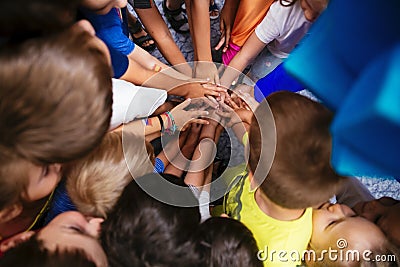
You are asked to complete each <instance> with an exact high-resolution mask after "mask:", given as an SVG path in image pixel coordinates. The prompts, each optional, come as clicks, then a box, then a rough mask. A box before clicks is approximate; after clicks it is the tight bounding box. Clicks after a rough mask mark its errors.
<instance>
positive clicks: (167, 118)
mask: <svg viewBox="0 0 400 267" xmlns="http://www.w3.org/2000/svg"><path fill="white" fill-rule="evenodd" d="M190 103H191V99H187V100H185V101H184V102H182V103H181V104H179V105H178V106H176V107H175V108H173V109H172V110H171V112H170V114H169V115H167V114H166V113H164V114H161V115H158V116H157V117H151V118H148V119H146V120H144V121H143V120H138V121H133V122H130V123H127V124H125V125H122V126H120V127H118V128H117V129H115V131H121V130H124V131H130V132H134V133H137V134H139V135H143V132H144V134H145V136H148V135H151V134H155V133H160V131H161V130H162V126H163V128H164V129H170V130H173V129H172V128H175V130H178V131H180V130H182V128H184V126H185V124H186V123H189V122H190V123H199V124H207V123H208V121H207V120H204V119H199V117H201V116H205V115H207V114H208V111H203V110H184V109H185V108H186V107H187V106H188V105H189V104H190ZM172 118H173V121H172ZM161 124H162V125H161ZM174 125H175V126H174Z"/></svg>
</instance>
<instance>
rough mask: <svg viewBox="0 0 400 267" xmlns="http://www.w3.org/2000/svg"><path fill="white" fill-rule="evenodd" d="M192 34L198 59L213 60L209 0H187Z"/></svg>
mask: <svg viewBox="0 0 400 267" xmlns="http://www.w3.org/2000/svg"><path fill="white" fill-rule="evenodd" d="M186 2H189V5H187V6H190V8H189V11H188V16H189V23H191V24H192V25H191V27H190V30H191V34H192V39H193V46H194V48H195V53H196V58H195V59H196V60H199V61H212V56H211V48H210V16H209V13H208V8H209V4H210V2H209V0H187V1H186Z"/></svg>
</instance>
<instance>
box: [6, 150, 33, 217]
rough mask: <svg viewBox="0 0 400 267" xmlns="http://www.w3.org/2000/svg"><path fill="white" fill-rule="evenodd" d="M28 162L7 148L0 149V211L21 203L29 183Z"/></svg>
mask: <svg viewBox="0 0 400 267" xmlns="http://www.w3.org/2000/svg"><path fill="white" fill-rule="evenodd" d="M31 166H32V163H30V162H29V161H27V160H24V159H22V158H21V157H18V156H17V155H16V154H15V153H13V151H10V150H9V149H7V148H4V147H1V148H0V211H1V210H3V209H5V208H6V207H8V206H11V205H12V204H15V203H21V201H22V199H21V196H22V192H23V191H24V190H25V188H26V187H27V186H28V183H29V168H30V167H31Z"/></svg>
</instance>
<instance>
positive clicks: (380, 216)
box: [353, 197, 400, 247]
mask: <svg viewBox="0 0 400 267" xmlns="http://www.w3.org/2000/svg"><path fill="white" fill-rule="evenodd" d="M353 209H354V211H355V212H356V213H357V214H358V215H360V216H362V217H364V218H366V219H367V220H369V221H371V222H374V223H376V225H378V226H379V227H380V228H381V230H382V231H383V232H384V233H385V235H386V236H387V238H388V239H389V240H390V241H391V242H392V243H393V244H395V245H396V246H399V247H400V201H399V200H396V199H393V198H390V197H382V198H380V199H375V200H372V201H366V202H360V203H358V204H357V205H355V206H354V208H353Z"/></svg>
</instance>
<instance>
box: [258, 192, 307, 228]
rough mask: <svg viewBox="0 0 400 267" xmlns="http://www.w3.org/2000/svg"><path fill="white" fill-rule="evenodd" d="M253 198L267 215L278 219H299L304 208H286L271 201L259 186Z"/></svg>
mask: <svg viewBox="0 0 400 267" xmlns="http://www.w3.org/2000/svg"><path fill="white" fill-rule="evenodd" d="M254 198H255V200H256V203H257V205H258V207H259V208H260V209H261V210H262V212H264V213H265V214H267V215H268V216H270V217H272V218H274V219H277V220H280V221H293V220H296V219H299V218H300V217H301V216H302V215H303V214H304V211H305V209H287V208H284V207H281V206H279V205H277V204H275V203H274V202H272V201H271V200H270V199H269V198H268V197H267V196H266V195H265V194H263V193H262V191H261V190H260V188H257V190H256V192H255V194H254Z"/></svg>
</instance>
